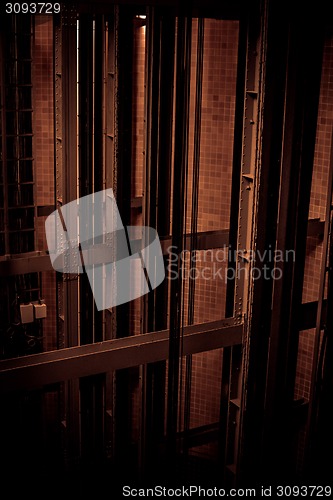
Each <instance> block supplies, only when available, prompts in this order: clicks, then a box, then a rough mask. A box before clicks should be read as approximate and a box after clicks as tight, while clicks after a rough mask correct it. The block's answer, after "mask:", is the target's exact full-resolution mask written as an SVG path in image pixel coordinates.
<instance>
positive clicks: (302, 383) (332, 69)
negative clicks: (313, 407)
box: [295, 38, 333, 398]
mask: <svg viewBox="0 0 333 500" xmlns="http://www.w3.org/2000/svg"><path fill="white" fill-rule="evenodd" d="M332 131H333V38H329V39H327V40H326V42H325V49H324V57H323V68H322V79H321V90H320V100H319V112H318V124H317V137H316V148H315V157H314V166H313V176H312V188H311V200H310V213H309V218H310V219H311V218H312V219H315V218H320V220H322V221H324V220H325V208H326V198H327V185H328V172H329V163H330V149H331V140H332V139H331V138H332ZM321 261H322V243H321V238H320V237H316V238H315V237H311V238H308V240H307V252H306V264H305V274H304V285H303V302H311V301H315V300H318V294H319V282H320V268H321ZM313 345H314V330H308V331H304V332H301V333H300V343H299V353H298V365H297V377H296V387H295V397H296V398H298V397H305V398H308V397H309V386H310V379H309V374H310V371H311V366H312V352H313Z"/></svg>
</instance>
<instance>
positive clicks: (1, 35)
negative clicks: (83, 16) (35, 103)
mask: <svg viewBox="0 0 333 500" xmlns="http://www.w3.org/2000/svg"><path fill="white" fill-rule="evenodd" d="M3 22H4V18H3ZM1 28H2V26H1ZM6 32H7V30H6V31H4V30H3V29H1V30H0V70H1V71H0V79H1V80H0V88H1V103H0V105H1V131H2V132H1V133H2V136H1V158H2V177H3V186H2V187H1V189H2V190H3V202H4V204H3V209H4V232H5V236H4V239H5V249H4V253H5V254H9V253H10V249H9V233H8V229H9V221H8V187H7V186H8V179H7V177H8V176H7V141H6V92H5V54H4V49H5V47H4V45H5V36H6ZM7 33H8V32H7Z"/></svg>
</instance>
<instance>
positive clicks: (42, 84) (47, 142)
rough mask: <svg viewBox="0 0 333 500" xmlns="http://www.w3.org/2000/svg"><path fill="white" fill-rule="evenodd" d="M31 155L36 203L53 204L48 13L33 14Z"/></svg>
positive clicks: (50, 337)
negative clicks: (32, 150)
mask: <svg viewBox="0 0 333 500" xmlns="http://www.w3.org/2000/svg"><path fill="white" fill-rule="evenodd" d="M33 57H34V69H33V71H34V74H33V99H34V156H35V180H36V201H37V205H39V206H43V205H54V130H53V119H54V115H53V22H52V18H51V17H49V16H42V15H41V16H37V17H36V20H35V39H34V56H33ZM45 218H46V217H38V218H37V220H36V229H37V249H38V250H44V251H45V250H46V248H47V247H46V239H45V230H44V224H45ZM55 286H56V282H55V272H54V271H47V272H43V273H42V292H41V293H42V298H43V299H44V300H45V303H46V305H47V318H46V319H44V320H43V337H44V338H43V348H44V350H52V349H56V348H57V344H56V288H55Z"/></svg>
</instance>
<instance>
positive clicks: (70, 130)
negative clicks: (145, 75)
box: [54, 4, 80, 469]
mask: <svg viewBox="0 0 333 500" xmlns="http://www.w3.org/2000/svg"><path fill="white" fill-rule="evenodd" d="M59 21H60V24H56V25H55V31H54V32H55V38H54V41H55V62H54V64H55V113H54V116H55V130H56V137H55V173H56V179H55V186H56V203H57V207H58V208H59V207H61V206H62V205H63V204H66V203H68V202H70V201H73V200H75V199H76V198H77V194H78V193H77V107H76V103H77V74H76V70H77V41H76V40H77V38H76V37H77V16H76V9H75V7H74V6H73V5H71V4H68V5H67V4H66V6H64V8H63V9H62V14H61V18H60V19H59ZM56 23H57V19H56ZM57 306H58V315H59V318H58V333H59V334H60V336H59V335H58V340H59V347H62V346H64V347H72V346H76V345H78V280H77V276H72V275H66V274H64V275H63V277H62V279H61V278H58V286H57ZM62 401H63V409H62V423H63V428H64V435H65V437H64V442H65V450H64V453H65V463H66V465H67V466H68V467H69V468H70V469H73V468H74V469H75V468H76V467H77V466H78V462H79V457H80V428H79V381H78V380H77V379H73V380H71V381H69V382H67V383H65V384H64V386H63V397H62Z"/></svg>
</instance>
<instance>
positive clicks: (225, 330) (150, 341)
mask: <svg viewBox="0 0 333 500" xmlns="http://www.w3.org/2000/svg"><path fill="white" fill-rule="evenodd" d="M242 335H243V324H240V325H235V324H234V320H233V319H230V320H221V321H214V322H210V323H203V324H199V325H191V326H186V327H184V338H183V355H184V356H186V355H188V354H195V353H199V352H204V351H210V350H213V349H219V348H221V347H229V346H233V345H238V344H241V342H242ZM168 355H169V331H168V330H163V331H160V332H154V333H146V334H144V335H135V336H132V337H126V338H120V339H114V340H109V341H105V342H100V343H96V344H89V345H84V346H78V347H70V348H67V349H60V350H58V351H50V352H45V353H42V354H34V355H30V356H24V357H21V358H15V359H8V360H3V361H0V392H8V391H13V390H28V389H34V388H38V387H43V386H45V385H49V384H54V383H57V382H61V381H64V380H69V379H72V378H77V377H85V376H88V375H95V374H98V373H104V372H109V371H112V370H121V369H123V368H130V367H133V366H138V365H141V364H145V363H154V362H156V361H162V360H166V359H168Z"/></svg>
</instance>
